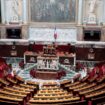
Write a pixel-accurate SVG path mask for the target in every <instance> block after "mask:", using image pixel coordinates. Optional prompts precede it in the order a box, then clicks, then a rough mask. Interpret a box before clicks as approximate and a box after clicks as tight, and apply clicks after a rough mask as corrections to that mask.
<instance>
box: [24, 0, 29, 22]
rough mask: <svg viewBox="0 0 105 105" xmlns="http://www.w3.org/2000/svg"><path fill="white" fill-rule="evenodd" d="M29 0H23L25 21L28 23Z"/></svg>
mask: <svg viewBox="0 0 105 105" xmlns="http://www.w3.org/2000/svg"><path fill="white" fill-rule="evenodd" d="M27 2H28V0H23V23H24V24H26V23H27V20H28V15H27V14H28V8H29V7H28V3H27Z"/></svg>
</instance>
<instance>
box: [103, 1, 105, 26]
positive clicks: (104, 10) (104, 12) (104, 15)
mask: <svg viewBox="0 0 105 105" xmlns="http://www.w3.org/2000/svg"><path fill="white" fill-rule="evenodd" d="M103 24H104V25H105V0H103Z"/></svg>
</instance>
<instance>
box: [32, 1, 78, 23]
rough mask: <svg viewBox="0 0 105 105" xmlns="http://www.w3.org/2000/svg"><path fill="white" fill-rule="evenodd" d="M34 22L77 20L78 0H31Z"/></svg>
mask: <svg viewBox="0 0 105 105" xmlns="http://www.w3.org/2000/svg"><path fill="white" fill-rule="evenodd" d="M30 13H31V17H30V18H31V21H32V22H75V17H76V16H75V15H76V0H30Z"/></svg>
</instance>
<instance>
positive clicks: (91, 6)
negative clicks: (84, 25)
mask: <svg viewBox="0 0 105 105" xmlns="http://www.w3.org/2000/svg"><path fill="white" fill-rule="evenodd" d="M96 2H97V0H90V1H89V14H88V23H89V24H96V14H95V8H96Z"/></svg>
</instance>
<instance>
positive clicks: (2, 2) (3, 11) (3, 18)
mask: <svg viewBox="0 0 105 105" xmlns="http://www.w3.org/2000/svg"><path fill="white" fill-rule="evenodd" d="M5 18H6V17H5V0H1V19H2V24H5V21H6V20H5Z"/></svg>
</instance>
